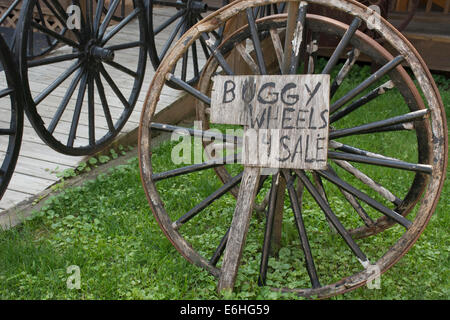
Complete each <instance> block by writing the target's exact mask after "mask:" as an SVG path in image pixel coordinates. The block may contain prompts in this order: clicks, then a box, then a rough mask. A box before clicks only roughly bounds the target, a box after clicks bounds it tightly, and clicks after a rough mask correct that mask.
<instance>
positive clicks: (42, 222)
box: [0, 66, 450, 299]
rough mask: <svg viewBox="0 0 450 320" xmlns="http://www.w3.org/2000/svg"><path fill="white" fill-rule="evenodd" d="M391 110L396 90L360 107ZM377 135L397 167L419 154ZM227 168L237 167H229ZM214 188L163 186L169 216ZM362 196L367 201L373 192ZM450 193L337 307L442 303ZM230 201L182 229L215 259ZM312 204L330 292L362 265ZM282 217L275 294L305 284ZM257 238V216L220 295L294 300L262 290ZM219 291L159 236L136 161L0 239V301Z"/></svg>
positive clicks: (369, 245) (336, 198) (388, 177)
mask: <svg viewBox="0 0 450 320" xmlns="http://www.w3.org/2000/svg"><path fill="white" fill-rule="evenodd" d="M369 72H370V70H369V67H367V66H365V67H354V68H353V70H352V73H351V75H350V76H349V78H348V80H346V82H345V84H344V85H343V89H342V90H343V91H345V88H346V87H347V88H350V87H351V86H353V85H354V84H355V83H358V82H360V81H361V79H364V77H366V76H367V75H368V74H369ZM436 80H437V83H438V85H439V87H440V89H441V94H442V97H443V99H444V104H445V105H446V108H447V114H450V79H448V78H445V77H443V76H436ZM338 97H339V94H338V95H337V98H338ZM396 102H398V103H402V102H401V99H400V97H399V94H398V92H395V91H392V92H389V93H387V94H385V95H384V96H382V97H379V98H378V99H377V100H375V101H374V102H372V103H371V104H370V105H368V106H367V108H378V109H379V111H380V112H379V113H378V115H379V116H380V118H382V117H390V116H394V115H396V114H399V112H401V110H400V109H399V110H393V109H394V108H392V105H394V104H395V103H396ZM365 110H367V109H365ZM365 110H361V111H360V112H359V113H358V114H356V115H355V116H354V117H353V118H352V119H349V120H343V121H342V123H341V122H339V124H337V125H341V126H350V125H352V124H356V123H365V122H368V121H374V120H376V119H373V117H372V116H371V114H370V113H368V112H367V111H365ZM344 121H345V122H344ZM402 134H403V133H402ZM382 138H383V139H384V140H385V141H387V142H388V141H393V143H394V145H396V146H398V147H397V148H391V149H386V150H380V151H379V152H382V151H384V154H386V155H392V156H396V155H397V156H398V152H399V150H400V151H401V152H403V153H404V157H402V159H408V158H409V157H411V158H412V159H413V158H414V157H415V150H408V148H407V147H405V146H406V145H408V143H407V142H408V139H411V136H410V135H408V133H405V134H404V136H402V139H401V140H402V141H398V140H395V139H398V136H397V135H393V134H392V133H386V134H383V136H382ZM379 139H380V137H379V136H378V138H377V137H374V136H373V135H371V136H364V138H361V140H360V141H361V142H360V143H361V144H362V145H363V146H364V145H366V146H371V145H375V144H377V145H379V141H380V140H379ZM342 141H351V139H349V140H342ZM349 143H350V142H349ZM172 146H173V143H163V144H162V145H161V146H159V147H157V148H156V149H155V150H154V152H153V161H154V163H153V166H154V170H155V172H161V171H166V170H169V169H171V168H173V167H174V165H173V164H171V161H170V153H171V147H172ZM390 153H392V154H390ZM412 161H413V160H412ZM364 168H367V167H364ZM231 169H232V170H238V169H239V168H238V167H236V166H234V167H233V168H231ZM370 175H371V176H373V177H374V178H376V180H377V181H380V182H382V183H383V185H385V186H386V187H388V188H390V190H394V191H395V192H396V193H398V194H399V195H403V194H404V193H405V192H406V191H407V190H404V188H405V184H404V181H408V179H409V178H410V174H409V173H402V174H399V173H398V171H393V170H391V169H386V170H380V169H379V168H378V169H374V170H372V171H370ZM447 177H448V173H447ZM349 179H350V178H349ZM218 187H220V182H219V180H218V178H217V177H216V176H215V174H214V172H213V171H212V170H208V171H204V172H201V173H200V174H198V175H195V176H182V177H178V178H175V179H169V180H165V181H162V182H160V183H158V188H159V190H160V193H161V197H162V199H163V201H164V202H165V206H166V210H167V211H168V212H170V214H171V217H172V218H174V217H179V216H180V215H181V214H183V213H184V212H186V211H187V210H189V209H190V208H192V207H193V206H194V205H195V204H197V203H198V202H199V201H201V200H202V199H204V198H205V196H207V195H208V194H210V193H211V192H212V191H214V190H215V189H217V188H218ZM327 188H329V189H330V194H329V197H330V202H332V203H334V205H335V207H333V209H335V210H336V214H337V215H338V216H339V217H340V218H342V219H343V220H344V221H345V223H346V225H347V224H350V225H351V224H352V223H356V222H355V221H353V220H352V219H351V218H348V217H346V216H345V213H346V211H347V210H348V209H349V208H348V205H347V204H346V203H344V202H343V201H342V200H340V199H341V198H340V195H339V193H338V191H337V190H334V189H333V187H332V186H327ZM327 190H328V189H327ZM364 191H367V192H368V193H370V190H364ZM449 196H450V182H449V180H448V179H447V182H446V184H445V186H444V189H443V193H442V196H441V200H440V202H439V205H438V207H437V209H436V212H435V214H434V215H433V217H432V218H431V220H430V223H429V225H428V227H427V228H426V230H425V232H424V233H423V234H422V235H421V237H420V238H419V240H418V241H417V243H416V244H415V245H414V246H413V247H412V248H411V250H410V251H409V252H408V253H407V254H406V255H405V256H404V257H403V258H402V259H401V260H400V261H399V262H398V263H397V264H396V265H395V266H394V267H392V268H391V269H390V270H389V271H388V272H387V273H385V274H383V275H382V277H381V289H380V290H369V289H368V288H367V287H362V288H359V289H357V290H355V291H352V292H350V293H347V294H344V295H340V296H337V297H335V298H333V299H449V298H450V284H449V279H450V260H449V250H450V238H449V235H448V230H449V227H450V217H449V214H448V213H449V211H450V201H449ZM380 201H381V200H380ZM234 204H235V200H234V198H233V197H232V196H231V195H227V196H224V197H222V198H221V199H220V200H218V201H216V202H215V203H214V204H213V205H212V206H211V207H209V208H208V209H206V210H205V212H203V213H202V216H201V217H198V219H197V218H196V220H195V221H194V223H192V224H189V225H187V226H186V228H183V233H184V234H186V237H188V238H189V240H190V241H191V242H192V244H193V246H194V247H195V248H199V250H200V251H202V252H204V253H205V254H206V255H208V254H210V253H211V252H212V251H214V249H215V248H216V246H217V244H218V242H219V241H220V239H221V237H222V236H223V234H224V233H225V231H226V226H227V223H229V221H230V219H231V215H232V213H233V210H234ZM313 204H314V203H313V200H312V199H311V198H310V197H309V196H308V195H306V196H305V199H304V213H305V224H307V225H308V234H309V235H310V237H311V238H313V239H314V240H311V242H312V244H311V246H312V249H313V252H314V254H315V255H316V256H315V258H317V262H321V264H320V265H318V273H319V276H320V279H321V281H322V282H323V284H326V283H329V282H330V281H337V280H338V279H340V278H341V277H342V275H344V274H345V272H347V271H348V270H350V271H351V270H353V268H357V267H358V265H357V264H356V265H355V261H354V260H355V259H354V256H353V255H352V254H351V252H349V250H348V248H347V247H346V246H345V244H343V243H342V240H341V239H340V237H339V236H336V235H332V236H330V235H329V232H328V231H327V225H326V221H325V219H324V217H323V214H322V213H321V212H320V210H319V209H318V208H316V207H315V206H314V205H313ZM285 212H286V213H285V215H284V222H285V224H284V226H283V228H284V229H283V230H284V235H283V239H282V243H283V249H282V250H281V251H280V254H279V258H278V259H275V258H271V259H270V261H269V266H270V270H269V271H270V274H269V277H268V284H269V285H274V286H277V285H278V284H280V283H282V281H285V280H286V279H288V282H289V283H290V284H291V285H292V286H294V287H302V286H308V282H305V277H304V273H305V270H304V268H303V267H302V266H301V262H302V259H303V258H302V254H301V252H300V249H299V248H298V239H297V238H298V235H297V234H296V230H295V228H294V225H293V216H292V211H291V210H290V208H289V207H288V206H286V210H285ZM373 214H375V213H373ZM263 230H264V223H263V220H262V219H260V218H257V217H255V218H254V219H252V222H251V225H250V233H249V238H248V240H247V246H246V249H245V254H244V259H243V261H242V266H241V269H240V273H239V276H238V279H237V284H236V290H235V293H234V294H231V295H227V296H226V298H235V299H296V298H298V297H296V296H294V295H292V294H280V293H276V292H272V291H271V290H269V289H268V288H267V287H258V285H257V274H258V269H259V259H260V248H261V244H262V232H263ZM401 232H402V229H401V228H400V227H397V226H396V227H394V228H391V229H389V230H388V231H386V232H384V233H383V234H382V235H381V236H380V235H379V236H376V237H373V239H369V240H366V241H364V242H358V244H360V245H361V248H362V249H363V251H365V252H367V253H368V255H369V254H370V256H371V257H378V256H379V255H380V254H382V253H383V252H382V249H383V248H386V247H387V246H389V245H390V244H392V243H393V241H394V240H395V239H397V237H398V236H399V234H401ZM201 235H202V236H201ZM205 235H206V236H205ZM380 248H381V249H380ZM71 265H76V266H79V268H80V272H81V273H80V275H81V289H79V290H69V289H68V288H67V284H66V282H67V279H68V277H69V276H70V274H68V273H67V268H68V267H69V266H71ZM342 266H346V268H342ZM342 269H345V270H342ZM302 276H303V277H302ZM216 285H217V281H216V279H215V278H214V277H213V276H211V275H209V274H208V273H207V272H206V271H203V270H201V269H199V268H197V267H195V266H193V265H191V264H190V263H188V262H187V261H186V260H185V259H184V258H183V257H182V256H181V255H180V254H179V253H178V252H177V251H176V250H175V249H174V247H173V246H172V245H171V243H170V242H169V241H168V240H167V239H166V238H165V236H164V235H163V233H162V231H161V230H160V228H159V226H158V224H157V223H156V221H155V219H154V218H153V216H152V213H151V211H150V209H149V205H148V202H147V199H146V197H145V194H144V190H143V188H142V185H141V181H140V175H139V165H138V160H137V159H132V160H131V161H130V162H129V163H128V164H126V165H121V166H118V167H116V168H114V169H112V170H111V171H110V172H109V173H108V174H102V175H100V176H99V177H98V178H97V179H96V180H95V181H89V182H86V183H85V185H83V186H82V187H75V188H69V189H66V190H64V191H62V192H61V193H60V194H59V195H57V196H54V197H51V198H50V199H48V200H47V202H46V204H45V206H44V207H43V208H42V210H40V211H39V212H36V213H35V214H34V216H33V218H32V219H29V220H27V221H26V222H25V223H23V224H22V225H20V226H18V227H16V228H14V229H12V230H8V231H4V232H0V298H1V299H220V298H222V297H221V296H219V295H218V294H217V292H216Z"/></svg>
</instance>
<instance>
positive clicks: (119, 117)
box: [16, 0, 147, 156]
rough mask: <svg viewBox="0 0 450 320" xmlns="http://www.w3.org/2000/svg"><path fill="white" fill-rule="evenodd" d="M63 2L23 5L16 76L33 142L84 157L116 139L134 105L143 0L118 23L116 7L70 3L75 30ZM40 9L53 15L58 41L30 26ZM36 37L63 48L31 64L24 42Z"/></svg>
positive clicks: (140, 73) (141, 58)
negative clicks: (76, 10)
mask: <svg viewBox="0 0 450 320" xmlns="http://www.w3.org/2000/svg"><path fill="white" fill-rule="evenodd" d="M63 3H66V2H63V1H56V0H55V1H41V0H28V1H26V2H25V3H24V6H23V8H22V12H21V17H20V22H19V26H18V37H17V40H16V41H17V44H16V48H17V50H18V60H19V71H20V76H21V79H22V82H23V84H24V88H23V90H24V96H25V103H26V105H27V108H26V112H27V115H28V117H29V119H30V122H31V123H32V125H33V127H34V129H35V130H36V132H37V133H38V135H39V136H40V137H41V138H42V139H43V140H44V141H45V142H46V143H47V144H48V145H49V146H51V147H52V148H54V149H55V150H57V151H58V152H61V153H64V154H68V155H74V156H79V155H88V154H93V153H95V152H97V151H99V150H101V149H102V148H103V147H105V146H107V145H108V143H109V142H111V140H112V139H113V138H114V137H115V136H117V134H118V133H119V132H120V130H121V129H122V128H123V126H124V125H125V123H126V121H127V120H128V118H129V117H130V115H131V113H132V111H133V108H134V106H135V104H136V102H137V99H138V96H139V92H140V89H141V86H142V82H143V79H144V75H145V66H146V54H147V44H146V43H147V33H146V32H147V31H146V27H147V20H146V10H145V7H144V3H143V1H142V0H133V2H132V4H133V6H132V10H131V11H130V12H129V13H127V14H126V16H125V17H124V18H123V19H122V20H121V21H120V22H116V21H114V19H113V17H114V13H115V12H116V10H117V8H118V6H119V5H120V3H121V0H113V1H110V5H109V6H106V5H105V1H104V0H99V1H76V2H73V4H76V5H81V7H82V8H83V10H85V12H84V13H82V14H81V17H80V19H79V27H80V28H79V29H77V24H76V23H73V21H72V20H70V22H72V23H71V26H69V25H68V23H69V16H68V14H67V13H66V8H64V7H63ZM38 5H39V6H40V7H42V8H46V9H47V10H50V11H52V12H54V14H55V17H56V19H58V21H59V22H60V23H61V24H62V25H63V26H64V28H67V29H68V31H67V32H65V33H64V34H59V33H57V32H54V31H52V30H51V29H49V28H48V27H47V26H46V25H42V24H38V23H37V22H36V21H34V20H33V12H34V11H35V8H36V6H38ZM105 7H106V8H107V9H106V13H104V8H105ZM76 18H77V17H75V19H76ZM71 19H73V17H72V16H71ZM129 28H132V30H133V32H132V33H130V32H128V31H127V29H129ZM35 33H36V34H41V35H45V36H46V37H50V38H51V39H54V40H55V41H56V40H57V41H58V42H59V43H60V44H61V47H59V48H58V50H55V51H53V52H52V54H51V55H49V56H44V57H39V58H36V59H33V60H29V59H28V58H27V51H28V43H29V35H30V34H35ZM37 79H39V80H40V81H37ZM55 105H56V106H57V107H56V108H55V107H54V106H55Z"/></svg>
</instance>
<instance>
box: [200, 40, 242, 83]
mask: <svg viewBox="0 0 450 320" xmlns="http://www.w3.org/2000/svg"><path fill="white" fill-rule="evenodd" d="M200 41H202V42H203V43H204V44H205V46H206V47H207V48H208V49H209V51H210V52H211V53H212V55H213V56H214V58H216V60H217V62H219V64H220V66H221V67H222V69H223V70H224V71H225V72H226V73H227V74H228V75H234V72H233V70H232V69H231V67H230V65H229V64H228V62H227V61H226V60H225V58H224V56H223V55H222V53H220V51H219V49H217V48H215V47H214V41H212V39H211V38H210V37H208V35H206V34H205V33H202V36H201V38H200Z"/></svg>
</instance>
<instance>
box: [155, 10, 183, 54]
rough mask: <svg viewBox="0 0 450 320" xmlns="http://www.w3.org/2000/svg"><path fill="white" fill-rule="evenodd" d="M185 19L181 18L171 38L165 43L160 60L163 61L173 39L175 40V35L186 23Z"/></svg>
mask: <svg viewBox="0 0 450 320" xmlns="http://www.w3.org/2000/svg"><path fill="white" fill-rule="evenodd" d="M184 21H185V19H181V20H180V21H179V22H178V23H177V25H176V27H175V29H173V31H172V33H171V34H170V37H169V39H167V42H166V43H165V45H164V48H163V49H162V50H161V53H160V55H159V57H158V59H159V60H160V61H162V59H163V58H164V57H165V56H166V54H167V51H169V49H170V46H171V45H172V43H173V41H174V40H175V37H176V36H177V34H178V32H179V31H180V29H181V26H182V25H183V24H184Z"/></svg>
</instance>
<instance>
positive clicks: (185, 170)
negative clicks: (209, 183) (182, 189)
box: [152, 154, 240, 182]
mask: <svg viewBox="0 0 450 320" xmlns="http://www.w3.org/2000/svg"><path fill="white" fill-rule="evenodd" d="M239 157H240V155H238V154H234V155H233V156H228V157H224V158H222V159H214V160H209V161H205V162H203V163H199V164H193V165H190V166H186V167H182V168H177V169H173V170H169V171H166V172H161V173H155V174H153V175H152V180H153V181H154V182H158V181H161V180H165V179H169V178H174V177H178V176H181V175H185V174H190V173H194V172H198V171H202V170H207V169H211V168H217V167H223V166H224V165H226V164H231V163H236V162H237V161H238V159H239Z"/></svg>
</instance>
